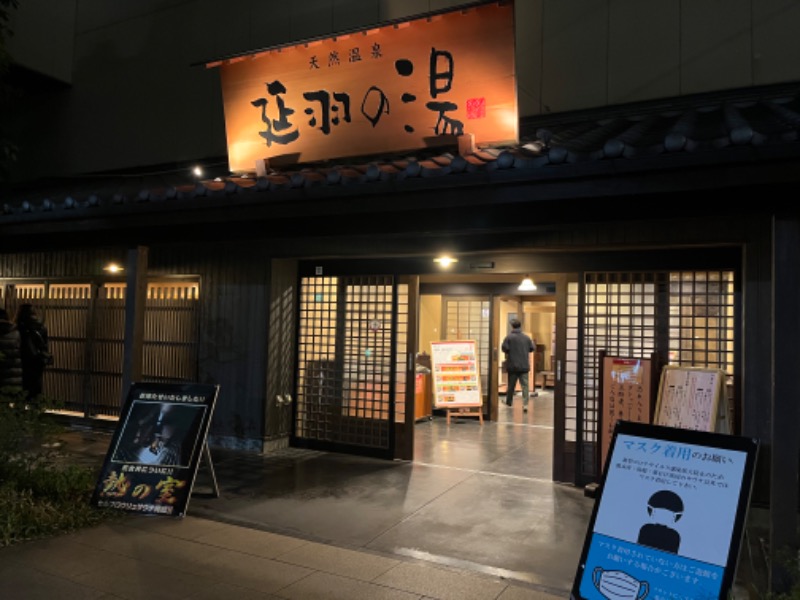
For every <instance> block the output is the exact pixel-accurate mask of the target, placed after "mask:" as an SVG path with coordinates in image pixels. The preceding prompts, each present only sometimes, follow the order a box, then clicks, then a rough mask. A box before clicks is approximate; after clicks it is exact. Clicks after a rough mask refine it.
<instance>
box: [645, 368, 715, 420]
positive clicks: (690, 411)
mask: <svg viewBox="0 0 800 600" xmlns="http://www.w3.org/2000/svg"><path fill="white" fill-rule="evenodd" d="M724 399H725V372H724V371H722V370H720V369H704V368H700V367H677V366H668V367H665V368H664V371H663V372H662V374H661V384H660V385H659V389H658V402H657V403H656V418H655V421H654V424H655V425H665V426H667V427H678V428H680V429H694V430H697V431H712V432H713V431H716V432H718V433H730V425H729V423H728V417H727V407H726V403H725V401H724Z"/></svg>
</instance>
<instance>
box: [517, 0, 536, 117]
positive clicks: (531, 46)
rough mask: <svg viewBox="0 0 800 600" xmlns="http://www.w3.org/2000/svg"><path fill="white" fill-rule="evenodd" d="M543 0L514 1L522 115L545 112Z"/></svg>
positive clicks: (519, 97)
mask: <svg viewBox="0 0 800 600" xmlns="http://www.w3.org/2000/svg"><path fill="white" fill-rule="evenodd" d="M542 15H543V0H527V1H525V2H519V1H518V2H516V3H515V4H514V26H515V31H516V34H515V38H516V59H515V61H516V70H517V98H518V103H519V114H520V115H521V116H531V115H538V114H540V113H541V112H542V62H543V61H542V52H543V47H542V46H543V40H542Z"/></svg>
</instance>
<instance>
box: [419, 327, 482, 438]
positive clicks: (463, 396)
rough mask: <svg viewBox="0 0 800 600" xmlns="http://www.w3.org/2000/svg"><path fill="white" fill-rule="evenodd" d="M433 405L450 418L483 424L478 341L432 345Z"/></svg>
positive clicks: (447, 342)
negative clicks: (469, 418) (471, 419)
mask: <svg viewBox="0 0 800 600" xmlns="http://www.w3.org/2000/svg"><path fill="white" fill-rule="evenodd" d="M431 365H432V373H433V390H434V405H435V407H436V408H441V409H444V410H445V412H446V414H447V424H448V425H449V424H450V415H451V413H455V415H456V416H459V417H478V419H479V421H480V423H481V425H483V411H482V406H483V396H482V395H481V379H480V370H479V369H478V355H477V352H476V343H475V340H458V341H441V342H431Z"/></svg>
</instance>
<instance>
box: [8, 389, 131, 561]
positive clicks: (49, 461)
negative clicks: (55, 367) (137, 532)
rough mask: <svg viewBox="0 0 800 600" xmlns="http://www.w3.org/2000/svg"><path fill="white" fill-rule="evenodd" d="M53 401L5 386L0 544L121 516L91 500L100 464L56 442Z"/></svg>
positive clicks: (61, 531)
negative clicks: (75, 459)
mask: <svg viewBox="0 0 800 600" xmlns="http://www.w3.org/2000/svg"><path fill="white" fill-rule="evenodd" d="M51 408H54V404H53V403H52V402H49V401H47V400H46V399H41V400H40V401H39V402H37V403H35V404H31V403H28V402H26V400H25V397H24V394H23V393H22V392H20V391H18V390H9V389H5V390H0V546H7V545H10V544H14V543H17V542H20V541H24V540H29V539H33V538H41V537H49V536H52V535H58V534H60V533H64V532H67V531H71V530H75V529H79V528H82V527H89V526H91V525H95V524H97V523H100V522H102V521H105V520H108V519H115V518H120V513H119V512H117V511H109V510H100V509H96V508H94V507H93V506H92V505H91V504H90V499H91V495H92V491H93V489H94V484H95V482H96V480H97V473H96V472H95V470H93V469H91V468H88V467H81V466H76V465H74V464H70V461H69V457H68V456H65V455H64V454H63V453H61V452H60V450H59V448H58V444H55V443H54V440H55V439H56V436H57V435H58V433H59V432H61V431H63V427H61V426H59V425H58V424H57V423H56V422H55V420H54V419H53V416H52V414H50V413H49V412H48V410H50V409H51Z"/></svg>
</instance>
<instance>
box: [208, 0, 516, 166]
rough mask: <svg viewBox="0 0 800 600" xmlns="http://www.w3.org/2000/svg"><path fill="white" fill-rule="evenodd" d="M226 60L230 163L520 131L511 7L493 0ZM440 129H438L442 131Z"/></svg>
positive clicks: (490, 138)
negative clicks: (468, 135)
mask: <svg viewBox="0 0 800 600" xmlns="http://www.w3.org/2000/svg"><path fill="white" fill-rule="evenodd" d="M207 66H209V67H219V69H220V79H221V83H222V95H223V103H224V109H225V127H226V134H227V140H228V157H229V163H230V170H231V171H232V172H253V171H255V170H256V163H257V161H259V160H262V159H277V158H278V157H280V160H281V161H282V162H284V163H295V162H309V161H318V160H325V159H330V158H336V157H346V156H360V155H369V154H376V153H382V152H398V151H406V150H413V149H419V148H425V147H430V146H438V145H441V142H442V138H441V136H459V135H464V134H471V135H472V136H474V141H475V143H476V144H494V143H508V142H515V141H517V135H518V134H517V128H518V126H517V122H518V118H517V96H516V81H515V76H514V7H513V3H512V2H497V3H490V4H481V5H476V6H471V7H468V8H462V9H460V10H457V11H453V12H448V13H442V14H437V15H433V16H428V17H424V18H419V19H414V20H409V21H404V22H401V23H394V24H391V25H387V26H384V27H379V28H374V29H369V30H363V31H359V32H355V33H349V34H347V35H340V36H336V37H332V38H328V39H323V40H315V41H312V42H307V43H302V44H297V45H294V46H289V47H281V48H275V49H272V50H268V51H263V52H259V53H255V54H251V55H247V56H242V57H237V58H234V59H230V60H224V61H218V62H215V63H209V64H208V65H207ZM437 138H438V139H437Z"/></svg>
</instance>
